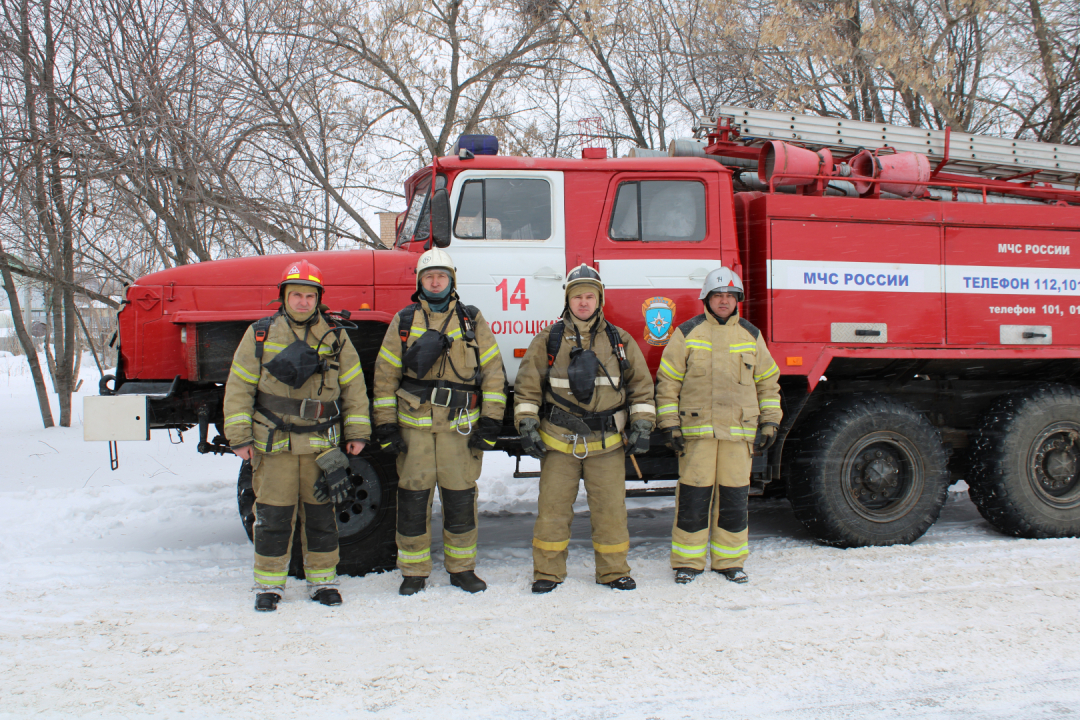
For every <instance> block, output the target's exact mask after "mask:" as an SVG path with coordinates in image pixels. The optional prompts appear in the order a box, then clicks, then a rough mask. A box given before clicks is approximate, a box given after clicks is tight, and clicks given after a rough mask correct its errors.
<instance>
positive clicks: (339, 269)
mask: <svg viewBox="0 0 1080 720" xmlns="http://www.w3.org/2000/svg"><path fill="white" fill-rule="evenodd" d="M703 127H704V128H705V129H704V131H703V132H702V135H704V137H703V138H702V139H700V140H695V141H678V142H676V143H674V144H673V146H672V148H671V149H670V150H669V152H668V153H667V154H665V156H663V157H644V155H647V154H652V153H648V152H646V151H639V152H637V153H636V154H635V155H636V156H634V157H628V158H618V159H614V158H607V157H606V153H605V152H604V150H602V149H591V148H586V149H584V150H583V151H582V158H580V159H550V158H524V157H504V156H499V155H498V154H496V153H494V152H493V151H492V150H493V145H494V143H493V142H492V141H493V140H494V139H493V138H484V137H481V136H473V137H472V138H469V137H464V138H463V139H462V140H461V141H459V144H458V146H456V147H455V151H454V154H453V155H451V156H448V157H441V158H437V159H436V160H435V161H434V162H433V163H432V164H431V165H430V166H428V167H425V168H423V169H422V170H420V171H418V172H417V173H415V174H414V175H413V176H412V177H411V178H409V180H408V181H407V182H406V184H405V197H406V200H407V203H408V209H407V210H406V212H404V213H403V214H402V216H401V218H400V219H399V222H398V235H397V242H396V245H395V247H394V248H393V249H390V250H352V251H345V252H323V253H307V254H304V255H302V256H300V257H305V258H307V259H309V260H311V261H313V262H314V263H315V264H317V265H318V266H319V267H320V268H322V269H323V271H324V274H325V278H324V280H325V283H326V287H327V291H326V296H325V301H326V303H327V304H328V305H329V306H330V307H331V309H332V310H333V311H342V312H343V314H345V313H347V314H348V316H349V317H348V324H349V325H350V326H351V327H349V328H348V332H349V335H350V337H351V338H352V340H353V342H354V344H355V345H356V347H357V349H358V351H359V352H360V356H361V358H362V360H363V363H364V371H365V375H366V377H367V379H368V381H369V382H370V380H371V378H372V375H373V373H372V367H373V364H374V361H375V356H376V353H377V350H378V347H379V344H380V342H381V340H382V338H383V335H384V332H385V330H386V326H387V323H388V322H389V321H390V320H391V318H392V317H393V315H394V313H395V312H397V311H398V310H399V309H401V308H402V307H403V306H405V305H406V304H408V303H409V302H410V300H409V296H410V294H411V293H412V292H413V290H414V288H415V265H416V260H417V257H418V253H420V252H422V251H423V250H424V249H425V248H428V247H430V246H431V245H432V244H434V245H436V246H439V247H446V248H448V250H449V252H450V253H451V254H452V256H453V258H454V260H455V263H456V264H457V267H458V284H459V290H460V294H461V296H462V297H463V298H464V300H465V301H466V302H468V303H470V304H474V305H477V306H479V307H480V309H481V310H482V311H483V313H484V315H485V317H486V318H487V319H488V321H489V322H490V324H491V328H492V330H493V332H494V333H495V335H496V337H497V338H498V341H499V344H500V348H501V350H502V353H503V357H504V358H505V361H506V365H507V376H508V380H509V382H510V383H511V385H512V384H513V381H514V378H515V375H516V372H517V364H518V362H519V359H520V358H521V357H522V355H523V354H524V351H525V348H526V347H527V346H528V344H529V341H530V339H531V338H532V336H533V335H534V334H535V333H537V332H538V331H539V330H540V329H541V328H543V327H544V326H545V325H547V324H549V323H551V322H552V321H553V320H554V319H556V318H557V317H558V315H559V313H560V311H561V310H562V304H563V300H562V284H563V281H564V278H565V275H566V272H567V269H568V268H572V267H575V266H577V265H579V264H581V263H588V264H590V265H593V266H595V267H596V268H597V269H598V270H599V271H600V273H601V275H602V276H603V278H604V281H605V283H606V285H607V289H608V290H607V303H606V308H605V312H606V314H607V316H608V318H609V319H610V320H611V321H612V322H614V323H615V324H617V325H619V326H621V327H623V328H625V329H626V330H628V331H629V332H631V333H632V334H634V335H636V337H637V339H638V343H639V344H640V346H641V349H642V350H643V351H644V353H645V357H646V358H647V360H648V362H649V365H650V367H651V368H652V369H653V370H654V371H655V369H656V367H657V365H658V363H659V360H660V356H661V353H662V352H663V349H664V345H665V343H666V342H667V339H668V337H669V336H670V334H671V332H672V331H673V330H674V328H675V327H677V326H678V325H679V324H680V323H682V322H684V321H685V320H688V319H690V318H691V317H693V316H695V315H697V314H699V313H700V312H702V304H701V302H700V301H699V300H698V292H699V289H700V287H701V283H702V281H703V280H704V278H705V275H706V274H707V273H708V272H709V271H710V270H712V269H714V268H716V267H718V266H720V265H727V266H729V267H731V268H732V269H733V270H734V271H735V272H737V273H738V274H739V275H740V276H741V277H742V278H743V280H744V283H745V286H746V290H747V295H746V300H745V302H744V303H743V305H742V308H741V312H742V315H743V316H744V317H746V318H747V319H748V320H750V321H751V322H752V323H754V324H755V325H756V326H757V327H758V328H760V330H761V332H762V333H764V337H765V339H766V341H767V342H768V344H769V346H770V348H771V351H772V354H773V356H774V357H775V358H776V360H777V363H778V365H779V366H780V370H781V373H782V376H781V387H782V390H783V410H784V420H783V424H782V427H781V428H780V433H779V439H778V441H777V442H776V444H775V445H774V446H773V447H772V449H771V450H770V452H769V454H768V455H767V456H766V457H757V458H755V461H754V466H753V477H752V490H751V492H752V494H757V495H762V494H776V495H778V494H785V493H786V495H787V497H788V498H789V499H790V501H791V503H792V506H793V508H794V511H795V513H796V515H797V516H798V517H799V519H800V520H801V521H802V522H803V523H804V524H805V525H806V526H807V527H808V528H809V529H810V531H811V532H812V533H813V534H814V536H815V537H816V538H818V539H819V540H820V541H821V542H824V543H828V544H831V545H836V546H841V547H851V546H861V545H887V544H893V543H906V542H911V541H913V540H915V539H916V538H918V537H920V536H921V535H922V534H923V533H924V532H925V531H926V530H927V528H929V527H930V525H931V524H933V522H934V521H935V520H936V518H937V516H938V513H939V511H940V509H941V506H942V504H943V503H944V501H945V497H946V490H947V487H948V486H949V484H950V483H951V482H952V481H953V480H955V479H957V478H963V479H964V480H966V481H967V483H968V484H969V486H970V489H971V498H972V499H973V500H974V501H975V503H976V505H977V506H978V508H979V510H980V512H981V513H982V514H983V516H984V517H986V519H987V520H988V521H989V522H990V523H992V524H993V525H994V526H995V527H996V528H997V529H999V530H1000V531H1001V532H1003V533H1007V534H1011V535H1016V536H1021V537H1060V536H1071V535H1077V534H1080V389H1078V385H1080V192H1077V191H1076V190H1075V189H1069V188H1075V187H1076V185H1077V183H1078V181H1080V150H1078V149H1077V148H1073V147H1057V146H1051V145H1046V144H1040V143H1029V142H1020V141H1011V140H1001V139H995V138H987V137H979V136H968V135H964V136H961V135H960V134H959V133H950V132H949V131H945V132H937V131H927V130H918V129H912V128H902V127H895V126H889V125H875V124H870V123H857V122H849V121H845V120H838V119H835V118H812V117H804V116H798V115H785V114H782V113H773V112H764V111H756V110H748V109H744V108H724V109H723V110H722V113H721V116H720V117H718V118H714V119H710V120H709V121H708V122H707V123H703ZM1074 248H1075V249H1076V252H1075V253H1074V252H1073V249H1074ZM297 257H298V256H290V257H289V258H288V259H289V260H291V259H295V258H297ZM285 262H287V259H286V258H285V257H281V256H277V257H274V256H262V257H250V258H242V259H233V260H221V261H216V262H207V263H200V264H198V265H187V266H182V267H176V268H172V269H169V270H165V271H162V272H158V273H154V274H152V275H149V276H147V277H144V278H141V279H140V280H138V281H137V282H135V283H134V284H132V285H131V286H129V287H128V288H127V291H126V298H125V301H124V306H123V308H122V310H121V311H120V315H119V323H120V329H119V353H118V355H119V357H118V364H117V369H116V374H115V376H109V377H107V378H105V379H103V381H102V385H101V395H100V396H97V397H93V398H87V404H86V418H87V421H86V426H87V431H86V432H87V438H88V439H98V440H110V441H115V440H130V439H146V438H148V437H149V431H150V429H162V428H169V429H176V430H181V431H183V430H187V429H192V428H197V429H198V432H199V443H198V449H199V451H200V452H218V453H222V454H227V453H228V448H227V447H226V446H225V445H224V442H225V441H224V439H223V438H222V437H221V435H222V431H221V422H222V414H221V412H222V411H221V404H222V395H223V384H224V382H225V379H226V376H227V373H228V372H229V366H230V360H231V357H232V354H233V351H234V349H235V347H236V345H237V344H238V342H239V340H240V338H241V336H242V335H243V333H244V331H245V329H246V328H247V326H248V325H249V324H250V323H251V322H253V321H254V320H256V319H258V318H260V317H263V316H265V315H268V314H270V313H271V311H272V309H271V308H270V306H269V305H268V303H270V302H271V301H272V300H274V299H275V298H276V297H277V289H276V287H275V283H276V281H277V279H278V277H279V276H280V273H281V269H282V266H283V264H284V263H285ZM212 427H213V428H215V430H216V432H214V433H211V431H210V430H211V428H212ZM503 430H504V432H503V437H502V438H501V440H500V442H499V444H498V446H497V449H499V450H502V451H504V452H506V453H509V454H511V455H515V456H518V459H519V461H520V455H521V449H520V444H519V441H518V438H517V436H516V432H515V430H514V428H513V425H512V422H511V416H510V413H509V406H508V414H507V417H506V419H505V422H504V428H503ZM215 435H216V437H214V436H215ZM212 438H213V439H212ZM113 447H115V446H113ZM638 464H639V466H640V479H642V480H645V481H650V482H651V481H655V480H664V479H667V480H670V479H672V478H675V477H677V463H676V460H675V458H674V457H673V456H672V454H671V453H670V452H668V451H667V450H666V449H665V448H664V447H663V445H662V443H661V442H660V438H659V437H654V438H653V447H652V450H651V451H650V452H649V453H648V454H647V455H645V456H643V457H642V458H640V459H639V461H638ZM638 472H639V470H638V469H637V468H632V466H630V465H628V472H627V478H628V480H638V479H639V475H638ZM521 474H523V475H527V474H528V473H521ZM353 481H354V488H353V492H352V493H351V494H350V497H349V498H348V499H347V500H346V501H345V502H344V503H342V504H341V505H340V506H339V507H338V513H339V523H340V527H341V543H342V565H341V568H340V569H341V571H343V572H351V573H363V572H366V571H369V570H373V569H379V568H385V567H389V566H392V564H393V560H394V543H393V538H394V532H393V531H394V522H395V513H394V500H395V488H396V485H395V483H396V478H395V470H394V463H393V462H392V460H391V459H389V458H387V457H385V456H383V455H381V454H379V453H378V452H365V453H364V454H363V455H361V456H359V457H357V458H354V459H353ZM650 482H646V483H645V484H644V487H643V488H640V489H639V488H637V486H636V485H635V489H634V490H632V492H633V493H634V494H647V493H655V492H670V489H657V488H656V486H657V483H652V484H651V485H650ZM665 487H667V488H669V487H670V483H667V484H666V485H665ZM238 496H239V503H240V512H241V515H242V517H243V519H244V522H245V524H246V525H247V527H248V529H249V531H250V527H251V523H252V519H253V518H252V514H251V508H252V501H253V498H252V493H251V481H250V474H249V471H248V470H247V468H246V467H245V468H243V469H242V471H241V474H240V479H239V485H238Z"/></svg>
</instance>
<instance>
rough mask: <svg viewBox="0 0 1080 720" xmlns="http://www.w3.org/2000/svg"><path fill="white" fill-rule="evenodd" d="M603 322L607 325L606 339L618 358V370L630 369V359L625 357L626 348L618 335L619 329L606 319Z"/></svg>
mask: <svg viewBox="0 0 1080 720" xmlns="http://www.w3.org/2000/svg"><path fill="white" fill-rule="evenodd" d="M604 324H605V325H606V326H607V336H608V341H609V342H610V343H611V349H612V350H613V351H614V352H615V357H616V358H617V359H618V360H619V370H620V371H621V372H626V371H627V370H629V369H630V361H629V360H627V359H626V348H625V347H624V346H623V342H622V338H621V337H619V330H618V329H617V328H616V327H615V326H614V325H612V324H611V323H609V322H608V321H607V320H605V321H604Z"/></svg>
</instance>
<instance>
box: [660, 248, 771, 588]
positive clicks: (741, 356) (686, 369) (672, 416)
mask: <svg viewBox="0 0 1080 720" xmlns="http://www.w3.org/2000/svg"><path fill="white" fill-rule="evenodd" d="M743 297H744V296H743V286H742V281H741V280H739V277H738V276H737V275H735V273H733V272H732V271H731V270H729V269H728V268H726V267H721V268H719V269H717V270H713V271H712V272H711V273H709V275H708V277H706V278H705V284H704V286H703V287H702V288H701V295H700V299H701V300H702V301H704V305H705V312H704V313H702V314H701V315H698V316H696V317H693V318H691V319H690V320H687V321H686V322H684V323H683V324H682V325H680V326H679V327H678V329H676V330H675V332H673V333H672V335H671V339H670V340H669V341H668V344H667V347H666V348H664V354H663V357H662V358H661V360H660V368H659V370H658V371H657V373H656V379H657V382H656V405H657V412H658V415H657V417H658V418H659V420H658V423H657V424H658V426H659V428H660V429H661V430H663V431H665V434H666V442H667V444H668V446H669V447H671V449H672V450H674V451H676V452H677V453H678V454H679V485H678V489H677V491H676V513H675V523H674V527H673V528H672V532H671V535H672V537H671V567H672V568H673V569H674V570H675V582H677V583H679V584H685V583H689V582H692V581H693V580H694V578H696V577H697V576H698V575H700V574H701V572H702V571H703V570H704V569H705V564H706V555H707V554H709V553H710V552H711V555H712V569H713V570H714V571H715V572H718V573H720V574H722V575H724V576H725V577H726V578H727V579H728V580H731V581H732V582H737V583H743V582H746V581H747V575H746V572H745V571H744V570H743V565H744V563H745V561H746V558H747V556H748V554H749V550H748V545H747V510H746V501H747V495H748V491H749V486H750V458H751V452H752V450H756V451H758V452H766V451H767V450H768V449H769V447H771V446H772V444H773V442H774V441H775V439H776V430H777V428H778V427H779V424H780V418H781V412H780V385H779V382H778V379H779V374H780V370H779V368H777V367H776V363H775V362H773V359H772V356H771V355H770V354H769V349H768V348H767V347H766V346H765V341H764V339H763V338H762V337H761V332H760V331H759V330H758V329H757V328H756V327H754V326H753V325H751V324H750V323H749V322H748V321H746V320H744V319H743V318H740V317H739V309H738V303H739V302H741V301H742V300H743Z"/></svg>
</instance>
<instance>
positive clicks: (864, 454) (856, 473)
mask: <svg viewBox="0 0 1080 720" xmlns="http://www.w3.org/2000/svg"><path fill="white" fill-rule="evenodd" d="M800 424H801V425H802V427H803V428H805V430H804V431H803V433H802V434H801V436H800V437H799V439H798V440H797V442H796V447H795V448H794V452H792V454H791V456H790V457H791V458H792V462H791V463H789V467H790V468H791V470H790V476H789V478H788V483H787V487H788V499H789V500H790V501H791V506H792V508H793V509H794V511H795V516H796V517H797V518H798V519H799V520H800V521H801V522H802V523H803V524H804V525H805V526H806V527H807V529H809V530H810V532H811V533H812V534H813V535H814V537H815V538H817V539H818V540H819V541H820V542H822V543H825V544H826V545H833V546H835V547H862V546H866V545H895V544H900V543H910V542H913V541H914V540H917V539H918V538H919V537H921V536H922V535H923V533H925V532H926V531H927V530H928V529H929V528H930V526H931V525H933V524H934V521H936V520H937V518H938V514H939V513H940V512H941V508H942V506H943V505H944V504H945V497H946V493H947V492H948V488H949V476H948V473H947V471H946V461H947V453H946V452H945V447H944V445H943V444H942V442H941V435H940V434H939V433H938V431H937V429H936V428H935V427H934V426H933V425H931V424H930V422H929V420H927V419H926V418H925V417H923V416H922V415H921V414H919V413H917V412H916V411H915V410H913V409H912V408H910V407H908V406H907V405H904V404H903V403H900V402H898V401H896V400H893V399H890V398H885V397H878V396H866V397H857V398H850V399H845V400H843V401H831V402H828V403H826V405H825V406H823V407H822V409H821V410H820V411H819V412H817V413H815V414H814V416H813V417H811V418H809V419H807V420H806V421H804V422H802V423H800Z"/></svg>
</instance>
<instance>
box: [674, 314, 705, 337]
mask: <svg viewBox="0 0 1080 720" xmlns="http://www.w3.org/2000/svg"><path fill="white" fill-rule="evenodd" d="M703 322H705V313H701V314H700V315H695V316H694V317H692V318H690V319H689V320H687V321H686V322H684V323H683V324H682V325H680V326H679V329H680V330H682V334H683V337H687V336H688V335H689V334H690V333H691V332H692V331H693V329H694V328H696V327H697V326H698V325H700V324H701V323H703Z"/></svg>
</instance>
